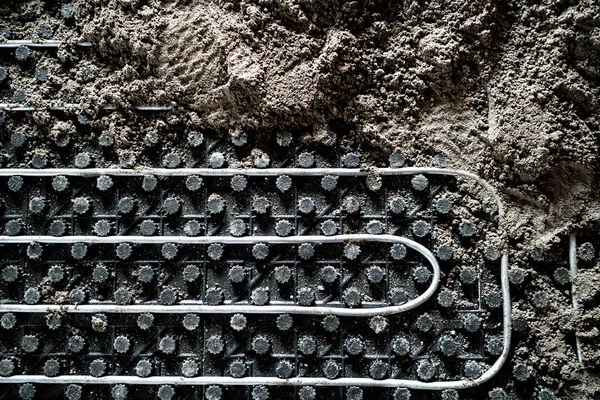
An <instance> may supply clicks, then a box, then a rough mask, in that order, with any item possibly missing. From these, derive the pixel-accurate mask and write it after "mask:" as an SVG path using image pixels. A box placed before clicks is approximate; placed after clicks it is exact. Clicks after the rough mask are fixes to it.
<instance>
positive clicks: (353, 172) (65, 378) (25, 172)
mask: <svg viewBox="0 0 600 400" xmlns="http://www.w3.org/2000/svg"><path fill="white" fill-rule="evenodd" d="M149 174H150V175H161V176H189V175H206V176H233V175H246V176H279V175H292V176H322V175H337V176H369V175H381V176H400V175H412V174H432V175H446V176H455V177H463V178H470V179H473V180H475V181H476V182H477V183H479V184H480V185H481V186H482V187H483V188H484V189H486V190H487V191H488V192H489V193H490V194H491V196H492V198H493V199H494V201H495V202H496V204H497V206H498V216H499V217H500V218H502V217H503V216H504V207H503V205H502V201H501V199H500V197H499V196H498V194H497V193H496V191H495V189H494V188H493V187H492V186H491V185H490V184H489V183H488V182H486V181H485V180H483V179H482V178H480V177H478V176H477V175H475V174H472V173H470V172H466V171H461V170H447V169H443V168H382V169H374V170H368V171H367V170H361V169H345V168H314V169H300V168H271V169H239V170H238V169H231V168H228V169H209V168H180V169H165V168H144V169H136V170H129V169H121V168H114V169H113V168H92V169H70V168H53V169H40V170H32V169H0V176H12V175H21V176H38V177H39V176H56V175H67V176H98V175H111V176H143V175H149ZM347 236H353V235H347ZM365 236H366V235H365ZM373 236H375V237H376V238H377V240H380V239H381V238H382V237H385V236H388V237H392V238H394V239H393V241H395V240H405V241H408V240H409V239H406V238H400V237H396V236H391V235H381V236H380V235H373ZM11 238H12V239H13V240H14V239H15V237H0V243H1V242H3V241H4V240H5V239H6V240H11ZM16 238H18V237H16ZM72 238H73V237H72ZM75 238H76V237H75ZM119 238H120V239H122V240H123V242H131V238H132V237H119ZM265 238H266V237H262V238H261V237H254V239H255V240H256V241H257V242H258V241H260V240H261V239H262V240H263V241H265ZM307 238H308V237H302V236H298V237H294V238H290V239H295V240H298V242H296V243H300V242H305V241H306V240H307ZM325 238H329V239H332V238H333V239H335V238H336V237H325ZM337 238H339V236H338V237H337ZM51 239H52V240H51V242H52V243H56V242H58V241H59V240H70V238H68V237H60V238H55V237H52V238H51ZM98 239H101V238H96V237H94V240H98ZM144 239H153V240H154V239H157V238H146V237H144ZM186 239H191V238H186ZM202 239H204V240H209V238H202ZM229 239H234V238H229ZM236 239H238V240H242V241H244V240H246V241H247V242H245V243H254V242H250V240H253V239H252V238H248V237H246V238H236ZM277 239H278V240H281V239H283V238H280V237H277ZM74 242H76V241H70V242H68V243H74ZM97 242H98V241H96V243H97ZM13 243H14V242H13ZM241 243H244V242H241ZM425 250H427V249H425ZM417 251H418V250H417ZM427 252H428V253H429V254H431V252H429V251H428V250H427ZM421 254H423V255H425V257H426V258H427V259H428V260H430V259H429V257H427V255H426V254H427V253H423V252H421ZM433 260H435V257H433ZM430 262H431V260H430ZM435 265H437V261H436V262H435V263H433V262H432V266H434V272H435ZM434 279H438V280H439V277H437V278H435V277H434ZM500 280H501V287H502V296H503V307H502V308H503V313H504V315H503V320H502V329H503V333H502V336H503V341H504V347H503V350H502V354H501V355H500V356H499V357H498V359H496V361H495V362H494V364H493V365H492V366H491V367H490V368H489V369H488V370H486V371H485V372H484V373H483V374H482V375H481V376H480V377H478V378H476V379H463V380H456V381H446V382H442V381H438V382H421V381H417V380H405V379H384V380H374V379H370V378H340V379H333V380H329V379H326V378H313V377H295V378H290V379H278V378H273V377H248V378H230V377H212V376H201V377H195V378H184V377H180V376H154V377H149V378H140V377H136V376H106V377H101V378H94V377H91V376H86V375H62V376H57V377H52V378H50V377H46V376H43V375H17V376H11V377H0V383H63V384H69V383H79V384H134V385H135V384H139V385H160V384H172V385H294V386H303V385H314V386H350V385H358V386H370V387H382V388H384V387H406V388H410V389H424V390H444V389H466V388H470V387H475V386H478V385H481V384H482V383H485V382H487V381H489V380H490V379H491V378H493V377H494V376H495V375H496V374H497V373H498V372H499V371H500V369H501V368H502V366H503V365H504V363H505V362H506V359H507V358H508V353H509V350H510V342H511V331H512V320H511V312H512V306H511V301H510V287H509V280H508V248H507V245H506V244H505V246H504V248H503V249H502V258H501V265H500ZM436 285H437V284H436ZM430 289H431V286H430V288H429V289H428V290H427V291H426V292H425V293H423V295H421V296H420V297H423V296H425V295H426V294H427V295H428V296H431V294H432V293H429V290H430ZM433 291H435V288H434V289H433ZM415 300H416V299H415ZM425 300H426V299H425ZM425 300H424V301H425ZM413 301H414V300H413ZM7 306H9V305H0V311H4V308H5V307H7ZM10 306H17V305H10ZM18 306H20V305H18ZM403 306H406V304H404V305H403ZM417 306H418V305H415V307H417ZM43 307H48V306H43ZM78 307H83V306H78ZM127 307H134V306H127ZM170 307H173V306H170ZM271 307H280V306H271ZM283 307H285V311H284V312H289V308H288V307H287V306H283ZM398 307H402V306H398ZM214 308H216V307H214ZM259 308H260V309H261V312H265V307H264V306H261V307H259ZM300 308H303V309H305V307H300ZM391 308H392V307H384V308H383V309H385V310H389V309H391ZM338 310H340V309H338V308H336V309H335V311H338ZM365 310H366V311H367V312H368V311H370V310H375V309H374V308H373V309H365ZM6 311H8V310H6ZM346 311H351V312H352V311H357V310H346ZM404 311H405V310H404ZM71 312H72V311H71ZM213 312H214V311H213ZM398 312H401V311H398ZM392 313H393V312H392ZM350 316H357V314H354V313H352V314H350Z"/></svg>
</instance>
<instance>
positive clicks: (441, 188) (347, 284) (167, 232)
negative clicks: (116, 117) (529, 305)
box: [0, 153, 510, 399]
mask: <svg viewBox="0 0 600 400" xmlns="http://www.w3.org/2000/svg"><path fill="white" fill-rule="evenodd" d="M304 154H309V153H304ZM217 156H218V155H217ZM217 156H215V153H212V154H211V155H210V156H209V157H207V158H208V159H207V160H206V162H207V163H209V168H174V169H168V168H153V169H144V170H131V169H107V168H82V169H75V168H55V169H44V168H42V169H15V170H12V169H4V170H2V171H0V175H2V178H1V183H0V185H2V187H3V190H2V202H3V203H2V204H3V210H2V211H3V213H2V223H3V229H4V232H3V234H4V236H2V237H0V242H1V243H2V249H3V255H4V257H3V262H2V265H3V267H2V292H1V293H2V306H1V307H2V308H1V310H2V319H1V321H2V329H3V330H4V332H5V333H8V332H10V334H8V335H7V334H5V335H3V340H2V356H1V357H2V361H1V362H2V364H1V365H2V366H1V370H0V372H1V374H2V378H1V380H0V382H3V383H21V384H25V385H21V386H20V387H19V389H18V390H19V391H23V390H24V389H25V390H26V389H33V388H34V387H33V386H28V385H35V384H44V383H53V384H61V385H62V386H63V387H60V388H58V385H56V386H57V387H50V388H49V389H48V390H51V391H65V393H66V394H65V395H66V396H67V398H70V397H69V395H70V394H71V393H72V392H77V393H79V391H81V390H83V391H84V392H85V391H86V390H88V389H87V387H88V386H86V385H90V386H92V385H95V384H106V385H111V386H110V388H107V389H106V390H110V392H111V394H112V396H113V397H115V398H119V396H121V395H122V394H123V393H124V392H128V393H129V396H130V397H131V396H135V394H136V393H138V394H139V395H141V394H143V393H147V390H148V388H143V387H139V386H137V385H153V386H155V387H153V388H151V390H152V393H155V395H156V396H158V398H161V399H162V398H163V397H165V398H168V395H169V394H170V393H171V392H172V391H174V392H177V393H178V394H183V393H192V392H193V393H196V394H198V395H201V394H202V393H204V396H205V398H218V397H220V395H221V394H223V392H224V391H225V392H227V393H229V394H228V395H227V396H234V394H233V393H238V392H236V390H237V391H239V390H243V391H245V390H250V392H249V393H250V396H251V397H252V398H254V399H261V398H266V396H267V395H268V393H269V392H271V395H272V396H273V397H274V398H277V397H279V395H283V393H296V394H297V396H299V398H302V399H308V398H315V396H320V393H322V395H325V394H326V393H336V392H335V391H336V390H340V389H336V388H328V387H332V386H334V387H338V386H339V387H342V389H341V390H343V391H344V393H345V394H346V396H348V398H354V397H352V396H353V395H358V392H359V391H360V392H361V393H362V391H363V390H366V391H368V390H369V387H386V388H392V389H389V390H390V393H392V394H393V395H394V396H395V397H396V398H404V397H402V396H405V395H407V393H408V390H409V389H437V390H444V389H446V391H447V393H446V394H447V395H451V391H452V390H453V389H460V388H464V387H470V386H474V385H477V384H479V383H481V382H483V381H485V380H487V379H489V378H491V377H492V376H493V375H494V374H495V373H496V372H497V371H498V370H499V369H500V368H501V366H502V363H503V362H504V359H505V358H506V356H507V352H508V343H509V340H510V329H509V326H510V301H509V299H508V293H507V288H508V286H507V285H506V282H505V280H506V276H505V275H506V269H507V265H506V264H507V259H506V256H505V255H503V252H502V249H503V242H502V234H501V231H500V228H499V223H500V220H501V215H502V208H501V205H500V204H499V203H498V202H497V198H496V197H495V196H494V195H493V192H492V191H491V189H490V188H489V186H488V185H486V184H485V182H482V181H481V180H480V179H478V178H477V177H474V176H472V175H470V174H468V173H465V172H460V171H451V170H444V169H435V168H381V169H372V170H361V169H356V168H276V169H274V168H254V169H231V168H219V167H221V166H222V163H221V164H220V165H217V164H219V163H217V164H211V163H213V162H214V158H215V157H217ZM76 162H77V160H76ZM299 165H300V166H302V163H301V162H300V163H299ZM85 167H87V165H85ZM210 167H213V168H210ZM465 212H468V213H470V214H472V216H471V217H469V216H468V214H465ZM458 216H461V217H458ZM82 385H83V386H82ZM196 385H204V386H206V387H205V388H204V389H202V388H200V389H198V388H197V387H189V388H188V387H183V386H196ZM232 385H233V386H237V385H252V387H250V388H249V389H247V388H236V387H233V386H232ZM290 385H293V386H296V387H295V388H289V386H290ZM82 387H83V388H85V390H84V389H82ZM15 390H16V388H15ZM89 390H98V389H97V388H94V389H89ZM332 390H333V392H332ZM449 391H450V392H449ZM213 392H214V393H213ZM354 392H357V393H354ZM140 393H141V394H140ZM239 393H245V392H239ZM212 395H214V396H217V395H218V396H217V397H214V396H213V397H210V396H212ZM74 396H75V395H74ZM161 396H163V397H161ZM387 396H389V394H388V395H386V397H387Z"/></svg>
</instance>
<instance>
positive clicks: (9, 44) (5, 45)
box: [0, 40, 92, 49]
mask: <svg viewBox="0 0 600 400" xmlns="http://www.w3.org/2000/svg"><path fill="white" fill-rule="evenodd" d="M62 43H63V42H62V41H60V40H39V41H34V40H7V41H5V42H0V49H16V48H17V47H20V46H27V47H33V48H40V49H57V48H59V47H60V45H61V44H62ZM76 44H77V46H80V47H92V43H91V42H85V41H81V42H77V43H76Z"/></svg>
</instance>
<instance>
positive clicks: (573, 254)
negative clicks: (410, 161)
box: [569, 233, 583, 365]
mask: <svg viewBox="0 0 600 400" xmlns="http://www.w3.org/2000/svg"><path fill="white" fill-rule="evenodd" d="M569 269H570V272H571V305H572V306H573V309H574V310H576V309H577V308H578V307H579V304H578V303H577V287H576V286H575V277H576V276H577V236H576V235H575V233H571V236H569ZM575 350H576V351H577V360H578V361H579V364H581V365H583V353H582V351H581V340H579V336H577V334H575Z"/></svg>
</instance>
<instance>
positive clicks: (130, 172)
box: [0, 167, 504, 217]
mask: <svg viewBox="0 0 600 400" xmlns="http://www.w3.org/2000/svg"><path fill="white" fill-rule="evenodd" d="M414 174H431V175H447V176H458V177H464V178H470V179H473V180H475V181H476V182H477V183H479V184H480V185H481V186H483V187H484V188H485V189H486V190H487V191H488V192H490V194H491V195H492V197H493V199H494V200H495V201H496V204H497V205H498V215H499V216H500V217H502V216H503V215H504V206H503V205H502V201H501V200H500V197H499V196H498V194H497V193H496V191H495V189H494V188H493V187H492V185H490V184H489V183H488V182H487V181H485V180H484V179H482V178H480V177H479V176H477V175H475V174H473V173H471V172H467V171H462V170H452V169H444V168H429V167H424V168H419V167H407V168H373V169H369V170H365V169H360V168H265V169H260V168H249V169H235V168H222V169H213V168H172V169H170V168H137V169H127V168H85V169H75V168H45V169H30V168H6V169H0V176H13V175H21V176H36V177H41V176H56V175H65V176H87V177H89V176H99V175H110V176H144V175H159V176H189V175H204V176H234V175H245V176H279V175H292V176H323V175H336V176H369V175H380V176H400V175H414Z"/></svg>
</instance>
